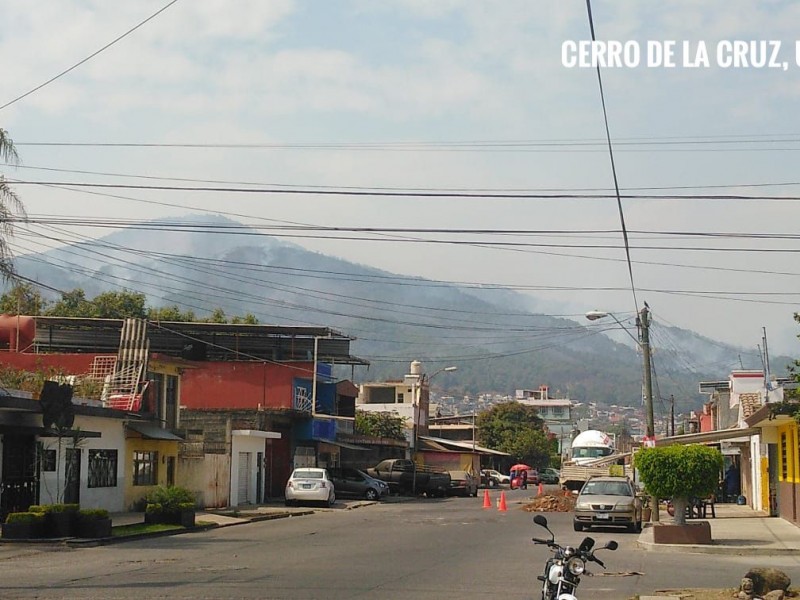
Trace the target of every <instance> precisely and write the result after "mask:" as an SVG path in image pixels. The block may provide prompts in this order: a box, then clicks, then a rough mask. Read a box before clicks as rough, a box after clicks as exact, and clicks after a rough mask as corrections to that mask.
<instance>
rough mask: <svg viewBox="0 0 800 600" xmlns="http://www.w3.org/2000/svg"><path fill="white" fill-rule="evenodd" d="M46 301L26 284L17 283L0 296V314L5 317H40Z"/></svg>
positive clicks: (37, 291)
mask: <svg viewBox="0 0 800 600" xmlns="http://www.w3.org/2000/svg"><path fill="white" fill-rule="evenodd" d="M45 306H47V301H46V300H45V299H44V298H42V295H41V294H40V293H39V290H35V289H34V288H33V286H32V285H30V284H28V283H18V284H16V285H14V287H12V288H11V289H10V290H9V291H8V292H6V293H5V294H3V295H2V296H0V313H3V314H6V315H30V316H37V315H41V314H42V313H43V312H44V310H45Z"/></svg>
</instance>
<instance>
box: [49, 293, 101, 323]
mask: <svg viewBox="0 0 800 600" xmlns="http://www.w3.org/2000/svg"><path fill="white" fill-rule="evenodd" d="M89 311H90V308H89V301H88V300H87V299H86V293H85V292H84V291H83V290H82V289H81V288H75V289H74V290H72V291H71V292H62V294H61V300H59V301H58V302H56V303H55V304H53V306H51V307H50V308H48V309H47V313H46V314H47V316H49V317H79V316H82V315H86V314H88V313H89Z"/></svg>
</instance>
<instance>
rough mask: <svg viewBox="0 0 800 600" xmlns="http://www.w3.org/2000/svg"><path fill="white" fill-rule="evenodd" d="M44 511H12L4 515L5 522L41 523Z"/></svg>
mask: <svg viewBox="0 0 800 600" xmlns="http://www.w3.org/2000/svg"><path fill="white" fill-rule="evenodd" d="M43 522H44V513H41V512H32V511H27V512H13V513H9V514H8V516H7V517H6V523H43Z"/></svg>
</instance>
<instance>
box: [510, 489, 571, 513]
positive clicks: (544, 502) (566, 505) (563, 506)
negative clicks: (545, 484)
mask: <svg viewBox="0 0 800 600" xmlns="http://www.w3.org/2000/svg"><path fill="white" fill-rule="evenodd" d="M574 508H575V496H574V495H572V494H563V493H562V494H558V495H556V496H553V495H550V494H544V495H542V496H536V497H535V498H532V499H531V501H530V502H528V503H527V504H525V505H524V506H523V507H522V510H526V511H528V512H570V511H572V510H573V509H574Z"/></svg>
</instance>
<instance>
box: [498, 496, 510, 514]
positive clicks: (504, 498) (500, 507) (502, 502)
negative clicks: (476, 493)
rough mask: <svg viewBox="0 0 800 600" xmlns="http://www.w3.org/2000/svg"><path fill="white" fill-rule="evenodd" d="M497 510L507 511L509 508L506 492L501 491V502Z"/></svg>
mask: <svg viewBox="0 0 800 600" xmlns="http://www.w3.org/2000/svg"><path fill="white" fill-rule="evenodd" d="M497 510H499V511H500V512H506V511H507V510H508V508H507V507H506V493H505V492H500V502H499V503H498V505H497Z"/></svg>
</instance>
